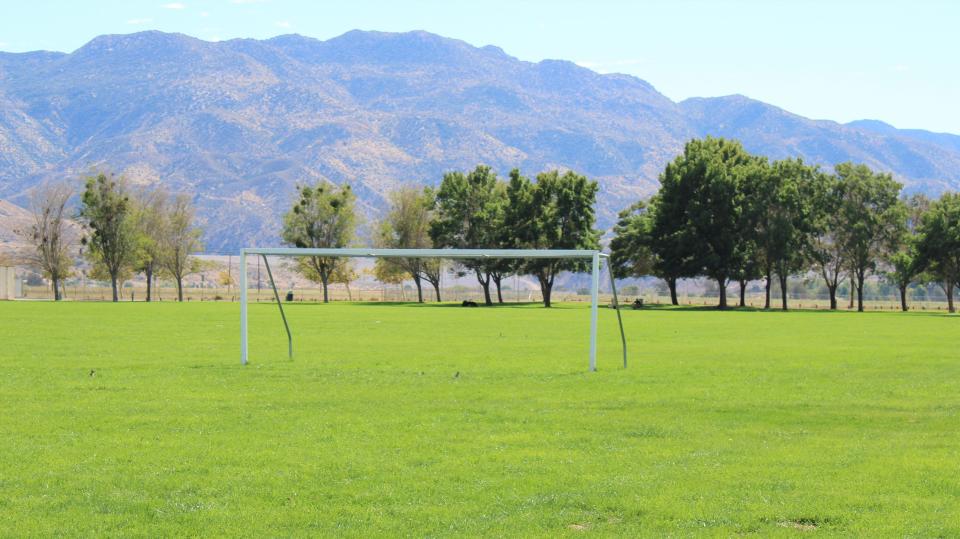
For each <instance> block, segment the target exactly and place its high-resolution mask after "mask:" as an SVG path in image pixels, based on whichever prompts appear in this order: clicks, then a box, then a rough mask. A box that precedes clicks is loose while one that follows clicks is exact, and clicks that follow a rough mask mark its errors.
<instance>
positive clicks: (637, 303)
mask: <svg viewBox="0 0 960 539" xmlns="http://www.w3.org/2000/svg"><path fill="white" fill-rule="evenodd" d="M633 308H634V309H642V308H643V298H637V299H635V300H633Z"/></svg>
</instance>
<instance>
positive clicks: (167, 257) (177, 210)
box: [160, 194, 203, 301]
mask: <svg viewBox="0 0 960 539" xmlns="http://www.w3.org/2000/svg"><path fill="white" fill-rule="evenodd" d="M195 213H196V211H195V210H194V207H193V204H192V203H191V202H190V197H189V196H188V195H185V194H179V195H176V196H175V197H173V199H172V200H171V201H170V204H169V205H168V207H167V211H166V218H165V219H164V222H165V226H164V228H163V235H162V238H163V239H162V242H161V250H160V252H161V257H160V259H161V261H162V265H163V268H164V269H165V270H167V272H169V273H170V275H171V276H173V279H174V280H175V281H176V282H177V301H183V278H184V277H186V276H187V275H189V274H191V273H194V272H196V271H197V270H198V269H199V265H198V264H197V261H196V259H194V258H193V257H191V256H190V255H191V254H192V253H195V252H197V251H199V250H201V249H202V248H203V245H202V244H201V243H200V229H198V228H197V227H196V226H195V225H194V216H195Z"/></svg>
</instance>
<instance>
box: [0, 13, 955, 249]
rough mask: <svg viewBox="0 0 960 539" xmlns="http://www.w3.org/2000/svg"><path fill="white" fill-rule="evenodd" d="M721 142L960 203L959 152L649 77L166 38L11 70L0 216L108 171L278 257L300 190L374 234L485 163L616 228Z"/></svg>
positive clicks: (294, 40)
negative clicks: (332, 191)
mask: <svg viewBox="0 0 960 539" xmlns="http://www.w3.org/2000/svg"><path fill="white" fill-rule="evenodd" d="M890 129H893V131H890ZM708 134H709V135H717V136H730V137H735V138H738V139H740V140H742V141H743V143H744V145H745V146H746V147H747V149H748V150H751V151H754V152H757V153H760V154H763V155H768V156H770V157H773V158H779V157H785V156H788V155H800V156H803V157H804V158H806V159H807V160H808V161H811V162H814V163H820V164H823V165H824V166H830V165H832V164H835V163H837V162H840V161H846V160H855V161H862V162H865V163H867V164H868V165H871V166H873V167H875V168H878V169H880V170H887V171H890V172H892V173H894V174H895V175H896V177H897V178H898V179H899V180H901V181H903V182H904V183H905V184H906V185H907V187H908V189H910V190H919V191H926V192H930V193H933V194H936V193H939V192H941V191H943V190H947V189H956V188H957V187H958V185H960V137H958V136H956V135H950V134H937V133H932V132H927V131H921V130H896V129H895V128H892V126H890V127H889V128H886V127H883V126H881V125H879V124H876V123H870V122H866V123H864V122H859V123H858V122H852V123H850V124H840V123H837V122H832V121H829V120H810V119H807V118H804V117H802V116H798V115H795V114H792V113H789V112H788V111H785V110H783V109H780V108H777V107H774V106H772V105H768V104H766V103H763V102H760V101H756V100H752V99H750V98H747V97H745V96H740V95H737V96H722V97H716V98H691V99H687V100H684V101H681V102H679V103H675V102H673V101H672V100H670V99H669V98H668V97H666V96H664V95H663V94H661V93H659V92H658V91H657V90H656V88H655V87H654V86H653V85H651V84H650V83H648V82H646V81H644V80H642V79H640V78H637V77H634V76H631V75H623V74H599V73H596V72H594V71H591V70H589V69H587V68H585V67H581V66H578V65H576V64H574V63H573V62H569V61H565V60H543V61H540V62H526V61H523V60H518V59H516V58H514V57H512V56H510V55H509V54H508V53H506V52H504V51H503V50H502V49H500V48H499V47H496V46H493V45H487V46H483V47H475V46H473V45H470V44H468V43H466V42H464V41H460V40H455V39H450V38H446V37H442V36H438V35H435V34H431V33H428V32H423V31H416V32H406V33H390V32H368V31H360V30H354V31H351V32H347V33H346V34H343V35H341V36H338V37H335V38H332V39H328V40H325V41H322V40H317V39H314V38H310V37H305V36H300V35H297V34H286V35H281V36H276V37H273V38H270V39H265V40H256V39H234V40H228V41H220V42H208V41H204V40H201V39H197V38H193V37H190V36H187V35H185V34H169V33H164V32H157V31H148V32H139V33H135V34H114V35H107V36H99V37H97V38H94V39H93V40H91V41H90V42H88V43H87V44H85V45H84V46H82V47H80V48H78V49H77V50H76V51H74V52H72V53H51V52H42V51H38V52H29V53H0V198H7V199H11V200H13V201H15V202H21V203H22V202H23V200H24V197H25V194H26V192H27V191H28V190H29V189H30V188H31V187H32V186H34V185H37V184H38V183H40V182H43V181H46V180H51V179H58V178H70V177H77V176H80V175H82V174H84V173H86V172H88V171H89V170H90V169H91V167H101V168H108V169H110V170H114V171H116V172H118V173H123V174H125V175H126V176H128V177H130V179H131V181H133V182H134V183H140V184H153V183H162V184H164V185H165V186H166V187H167V188H168V189H170V190H175V191H187V192H190V193H193V194H194V196H195V200H196V203H197V205H198V207H199V209H200V216H201V220H202V221H203V222H204V224H205V228H206V230H207V234H206V238H205V240H206V243H207V245H208V247H209V248H211V249H212V250H215V251H225V250H235V249H236V248H237V247H240V246H241V245H254V244H275V243H277V241H278V236H277V230H278V227H279V222H280V219H279V216H280V213H281V212H282V211H283V210H284V209H285V208H286V205H287V204H289V202H290V199H291V197H292V194H293V187H294V185H295V184H296V183H298V182H313V181H317V180H320V179H326V180H329V181H333V182H337V183H341V182H350V183H351V184H352V185H353V186H354V188H355V190H356V192H357V194H358V198H359V199H360V203H361V207H362V209H363V211H364V212H365V213H366V214H367V215H368V217H370V218H374V217H375V216H376V215H377V214H378V213H379V212H380V211H382V209H383V208H384V206H385V203H386V202H385V194H386V192H387V191H388V190H389V189H391V188H393V187H395V186H397V185H399V184H401V183H405V182H416V183H424V184H436V183H437V182H438V181H439V180H440V177H441V175H442V174H443V172H445V171H449V170H452V169H464V168H472V167H473V166H475V165H476V164H477V163H486V164H488V165H491V166H493V167H494V168H495V169H496V170H498V171H499V172H501V173H504V174H505V173H506V172H508V171H509V169H510V168H513V167H515V166H516V167H520V168H521V169H522V170H524V171H525V172H527V173H530V174H535V173H537V172H539V171H541V170H544V169H547V168H554V167H561V168H571V169H574V170H577V171H579V172H581V173H584V174H586V175H588V176H590V177H592V178H595V179H597V180H598V181H599V182H600V184H601V191H600V196H599V201H598V215H599V217H600V221H601V224H602V225H603V226H609V225H610V224H611V222H612V221H613V219H615V216H616V212H617V211H618V210H619V209H622V208H623V207H625V206H626V205H628V204H629V203H631V202H632V201H633V200H635V199H636V198H638V197H640V196H643V195H646V194H649V193H651V192H652V191H653V190H655V189H656V185H657V176H658V174H659V172H660V170H662V168H663V166H664V165H665V164H666V162H667V161H669V160H670V159H672V158H673V157H674V156H675V155H676V154H677V153H679V152H680V151H681V150H682V147H683V143H684V142H685V141H686V140H688V139H690V138H693V137H697V136H704V135H708ZM955 139H956V140H955Z"/></svg>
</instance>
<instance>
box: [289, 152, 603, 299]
mask: <svg viewBox="0 0 960 539" xmlns="http://www.w3.org/2000/svg"><path fill="white" fill-rule="evenodd" d="M598 189H599V187H598V185H597V182H595V181H591V180H588V179H587V178H586V177H585V176H582V175H580V174H577V173H575V172H571V171H567V172H560V171H557V170H554V171H549V172H543V173H540V174H538V175H537V176H536V177H535V178H533V179H530V178H528V177H526V176H523V175H522V174H521V173H520V171H519V170H516V169H515V170H513V171H511V172H510V176H509V179H501V178H499V177H498V176H497V174H496V173H495V172H494V171H493V170H492V169H491V168H490V167H488V166H483V165H480V166H477V167H476V168H475V169H474V170H472V171H469V172H460V171H454V172H449V173H447V174H445V175H444V176H443V179H442V181H441V182H440V185H439V187H437V188H435V189H434V188H431V187H426V188H418V187H412V186H404V187H400V188H399V189H397V190H395V191H393V192H391V193H390V194H389V196H388V198H389V202H390V207H389V209H388V211H387V212H386V215H385V216H384V218H383V219H382V220H380V221H379V222H378V223H376V225H375V226H374V227H373V230H374V237H373V243H374V244H375V245H376V246H378V247H383V248H397V249H412V248H461V249H466V248H470V249H484V248H486V249H508V248H517V249H522V248H527V249H597V248H599V245H600V232H599V231H597V230H595V229H594V224H595V222H596V215H595V210H594V206H595V204H596V196H597V191H598ZM356 223H357V216H356V205H355V195H354V194H353V192H352V190H351V189H350V186H349V185H341V186H336V185H333V184H330V183H326V182H321V183H319V184H317V185H315V186H301V187H298V196H297V200H296V202H295V203H294V205H293V207H292V208H291V209H290V210H289V211H288V212H287V213H286V214H285V215H284V217H283V232H282V238H283V241H284V242H285V243H286V244H287V245H291V246H294V247H301V248H303V247H327V248H343V247H348V246H349V245H350V244H351V242H353V241H354V239H355V234H356ZM350 263H351V261H350V260H349V259H344V258H326V257H317V256H311V257H303V258H301V259H300V261H299V262H298V263H297V269H298V270H299V271H300V273H301V274H302V275H304V276H306V277H308V278H310V279H313V280H314V281H316V282H319V283H320V284H321V285H322V287H323V297H324V301H328V295H327V287H328V285H329V284H330V283H332V282H337V276H338V274H339V275H349V274H350V273H351V271H352V270H351V269H350ZM583 269H586V262H584V261H580V260H511V259H488V258H480V259H475V260H474V259H468V260H460V261H458V262H457V264H456V266H455V271H456V272H457V273H458V274H459V275H461V276H463V275H467V274H472V275H473V276H475V277H476V279H477V282H478V284H479V285H480V287H481V288H482V289H483V296H484V302H485V303H486V304H487V305H492V304H493V302H494V299H493V298H494V294H496V301H497V302H499V303H503V293H502V288H501V284H502V282H503V279H504V277H506V276H507V275H510V274H514V273H522V274H528V275H533V276H535V277H536V278H537V280H538V282H539V283H540V289H541V292H542V296H543V303H544V305H545V306H547V307H549V306H550V304H551V292H552V290H553V285H554V281H555V278H556V276H557V275H558V274H559V273H560V272H563V271H580V270H583ZM375 273H376V275H377V277H378V278H379V279H381V280H383V281H386V282H398V281H399V280H403V279H406V278H410V279H412V280H413V282H414V284H415V285H416V288H417V299H418V301H420V302H423V300H424V299H423V283H429V284H430V285H431V286H432V287H433V289H434V293H435V295H436V298H437V301H440V300H441V294H440V276H441V266H440V261H439V260H436V259H418V258H402V259H378V260H377V261H376V266H375Z"/></svg>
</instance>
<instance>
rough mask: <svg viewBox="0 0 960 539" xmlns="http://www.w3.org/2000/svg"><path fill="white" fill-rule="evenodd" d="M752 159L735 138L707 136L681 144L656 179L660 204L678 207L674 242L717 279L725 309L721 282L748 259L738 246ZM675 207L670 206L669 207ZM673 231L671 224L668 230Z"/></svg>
mask: <svg viewBox="0 0 960 539" xmlns="http://www.w3.org/2000/svg"><path fill="white" fill-rule="evenodd" d="M754 161H755V158H754V157H752V156H751V155H750V154H748V153H747V152H746V151H745V150H744V149H743V146H741V145H740V143H739V142H736V141H730V140H726V139H721V138H713V137H707V138H705V139H701V140H692V141H690V142H688V143H687V144H686V146H685V147H684V150H683V155H681V156H679V157H678V158H677V159H676V160H675V161H674V162H672V163H670V164H669V165H667V169H666V170H665V171H664V174H663V176H662V177H661V184H662V186H661V194H662V200H663V201H664V203H666V202H667V201H669V204H665V209H666V207H669V206H671V205H679V206H680V208H682V210H681V211H679V212H678V217H679V219H678V221H681V222H682V221H685V226H681V227H679V230H678V231H677V232H675V234H676V235H677V237H676V241H679V242H680V244H681V245H682V250H683V253H684V254H686V255H688V256H690V258H691V261H690V263H691V264H692V265H694V266H696V267H698V268H700V271H701V272H702V273H703V274H704V275H707V276H708V277H710V278H711V279H713V280H714V281H716V282H717V285H718V288H719V290H720V302H719V307H720V308H721V309H725V308H727V284H728V283H729V281H730V279H731V277H735V276H736V275H738V274H739V273H740V272H741V271H742V270H743V267H744V265H745V264H747V263H748V260H747V256H748V254H749V251H748V250H747V249H744V248H743V241H744V240H743V234H742V231H743V211H744V201H743V197H744V191H743V188H742V187H743V183H744V178H745V176H746V174H747V173H748V169H749V167H750V166H751V165H752V164H753V163H754ZM673 211H676V210H673ZM674 229H675V230H676V228H674Z"/></svg>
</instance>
